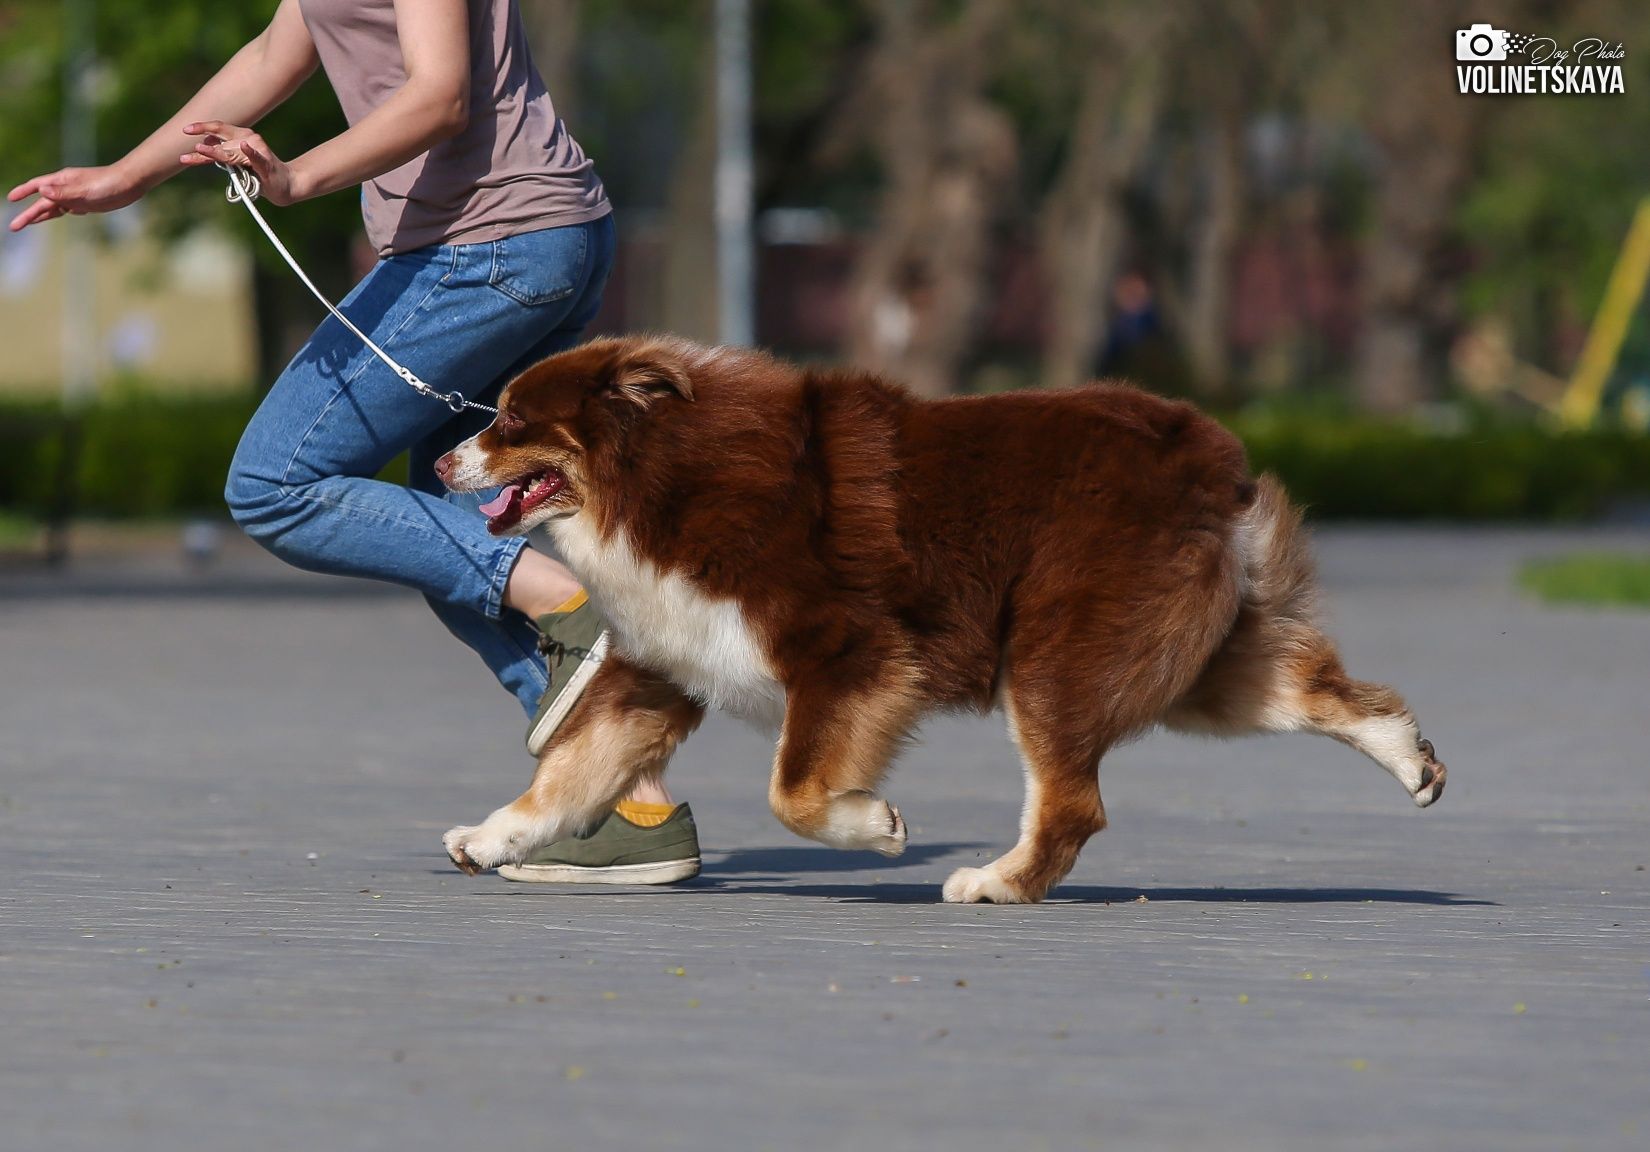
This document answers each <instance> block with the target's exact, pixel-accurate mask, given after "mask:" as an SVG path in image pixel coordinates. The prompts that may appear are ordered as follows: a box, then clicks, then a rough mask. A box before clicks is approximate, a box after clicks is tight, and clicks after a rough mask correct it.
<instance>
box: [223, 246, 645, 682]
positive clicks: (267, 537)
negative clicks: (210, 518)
mask: <svg viewBox="0 0 1650 1152" xmlns="http://www.w3.org/2000/svg"><path fill="white" fill-rule="evenodd" d="M612 263H613V218H612V217H611V216H604V217H602V218H601V219H599V220H593V221H591V222H590V223H587V224H573V225H568V226H566V227H561V228H547V229H544V230H542V231H538V232H524V233H520V234H518V235H515V236H509V237H506V238H505V239H502V240H494V241H491V242H487V243H480V244H436V245H431V246H430V247H428V248H421V249H419V250H417V251H415V252H406V253H402V254H399V255H396V256H390V257H387V258H386V259H383V260H380V261H379V262H378V264H376V265H375V266H374V267H373V269H372V271H371V272H369V273H368V274H367V275H366V277H365V278H364V279H362V281H361V283H359V284H357V285H356V286H355V289H354V291H352V292H351V293H350V294H349V295H348V296H347V297H345V298H344V301H343V303H342V304H341V305H340V307H341V309H342V310H343V312H344V313H345V315H347V316H348V317H349V318H350V320H351V321H352V322H353V323H355V324H356V325H357V326H359V327H360V328H361V330H362V331H364V332H366V333H367V334H368V335H369V336H371V337H372V338H373V339H374V340H375V341H377V342H378V344H379V346H380V347H382V348H383V349H384V351H386V352H388V353H389V354H390V355H391V356H393V357H395V358H396V359H397V360H399V361H401V363H403V364H405V365H406V366H407V367H408V368H410V369H412V370H413V372H415V373H417V374H418V376H419V377H421V378H422V379H424V380H427V381H428V382H429V383H430V384H432V385H433V386H434V387H436V388H438V389H439V390H441V391H443V392H448V391H451V390H453V389H455V388H456V389H458V390H459V391H460V392H462V393H463V394H464V396H465V397H466V398H467V399H471V400H479V401H481V402H482V403H494V402H496V401H495V398H496V397H497V395H498V393H499V390H500V389H501V388H502V387H503V386H504V385H505V384H506V383H508V382H509V381H510V379H511V378H512V377H513V376H514V375H515V374H516V373H518V372H520V371H521V370H522V369H524V368H526V367H528V366H529V365H531V364H533V363H534V362H536V361H538V360H541V359H543V358H544V357H546V356H549V355H551V354H553V353H555V352H559V351H561V350H562V349H564V348H568V347H570V346H572V345H573V344H575V343H577V342H578V340H579V335H580V333H581V332H583V330H584V326H585V325H586V324H588V323H589V322H590V320H591V318H592V317H593V316H595V314H596V309H597V306H598V305H599V304H600V303H601V296H602V288H603V286H604V285H605V284H606V282H607V274H608V271H609V270H610V269H611V267H612ZM489 419H490V418H489V417H488V415H487V414H486V413H484V412H476V411H473V410H468V411H466V412H465V414H464V415H462V416H455V415H454V414H453V413H452V411H451V410H450V409H449V408H447V406H446V405H444V404H442V403H441V402H440V401H437V400H431V399H429V398H428V397H425V396H420V395H419V394H418V393H416V392H414V391H413V390H412V389H411V388H409V387H408V386H407V385H406V384H405V383H404V382H403V381H402V380H401V379H400V378H398V377H397V376H396V375H395V374H394V373H393V372H391V371H390V370H389V369H388V368H386V367H385V366H384V365H383V363H382V362H380V361H379V360H378V359H377V357H375V356H373V355H372V353H370V352H368V351H367V350H366V348H365V347H364V346H363V345H362V344H361V342H360V341H359V340H358V339H356V337H355V336H353V335H352V334H351V333H350V332H349V330H348V329H346V328H345V327H344V326H343V325H342V324H340V323H338V321H337V320H335V319H333V318H332V317H330V316H329V317H328V318H327V320H326V321H325V322H324V323H323V324H322V325H321V326H320V327H319V328H317V329H316V330H315V335H314V336H312V337H310V340H309V343H307V344H305V345H304V347H303V349H302V350H301V351H299V353H298V355H297V356H296V357H294V358H293V360H292V363H291V364H288V365H287V367H286V370H285V371H284V372H282V373H281V376H280V378H279V379H278V380H276V381H275V384H274V386H273V387H272V388H271V389H270V391H269V395H268V396H266V397H265V398H264V402H263V403H262V404H261V405H260V406H259V408H258V411H257V414H256V415H254V416H253V417H252V422H251V423H250V424H248V425H247V427H246V432H245V433H244V434H243V435H242V436H241V443H240V447H239V448H237V449H236V450H235V460H234V463H233V464H232V465H231V466H230V470H229V483H228V485H227V486H226V488H225V490H224V498H225V499H226V500H227V501H228V502H229V510H230V512H231V514H233V516H234V517H235V522H236V523H237V524H239V525H240V526H241V527H242V528H243V529H245V531H246V533H247V535H248V536H251V537H252V538H253V539H254V540H256V541H257V542H258V543H260V544H262V545H263V546H264V547H265V548H267V549H269V550H270V551H271V552H273V553H274V554H275V555H277V556H279V557H280V558H281V559H283V560H285V561H287V562H288V563H290V564H294V565H296V566H298V567H299V568H307V569H309V570H311V571H315V572H328V573H333V574H338V575H346V576H365V577H368V578H370V579H374V580H388V581H392V582H394V583H397V584H404V585H406V586H408V587H410V588H416V589H418V590H419V591H420V592H422V593H423V594H424V597H425V599H426V600H428V601H429V604H430V607H431V608H433V609H434V610H435V613H436V615H437V616H439V617H440V618H441V621H442V623H444V624H445V625H446V626H447V628H448V629H449V630H450V631H451V632H452V633H453V635H455V636H457V637H458V638H459V639H460V640H462V641H464V643H466V644H468V645H469V646H470V647H471V648H473V649H474V650H475V651H476V653H477V654H478V655H479V656H480V657H481V659H482V661H483V662H484V663H486V665H487V667H488V668H490V669H492V671H493V675H495V676H497V677H498V679H499V682H500V683H501V684H503V685H504V686H505V687H506V688H507V689H509V690H510V691H511V692H512V693H513V694H514V695H515V697H516V699H517V700H519V701H520V702H521V704H522V707H523V708H525V709H526V710H527V712H528V713H529V714H531V713H532V712H533V711H534V709H535V708H536V706H537V704H538V699H539V697H540V696H541V695H542V694H543V692H544V689H545V684H546V678H545V670H544V662H543V659H542V658H541V657H540V656H539V655H538V652H537V642H538V630H537V629H536V628H534V626H533V624H532V622H531V621H529V620H528V619H527V618H526V617H525V616H522V615H521V614H520V613H517V612H513V611H507V610H506V609H505V608H504V604H503V597H504V585H505V582H506V581H507V580H508V579H509V577H510V570H511V568H513V567H514V566H515V563H516V559H517V557H518V556H519V555H520V552H521V549H522V548H523V547H525V546H526V541H525V540H523V539H521V538H514V539H507V540H499V539H495V538H494V537H492V536H489V535H488V534H487V525H486V520H485V518H484V517H483V516H482V515H481V514H480V513H479V512H478V511H476V506H477V505H478V504H479V503H481V501H482V499H483V497H484V496H485V493H476V494H469V495H457V494H453V493H448V492H446V491H445V490H444V489H443V487H442V485H441V483H440V482H439V481H438V480H437V479H436V477H435V471H434V469H433V467H432V465H433V464H434V462H435V459H436V457H438V456H440V455H441V454H442V453H443V452H445V451H447V449H449V448H451V447H452V446H453V445H455V444H457V443H458V442H459V441H461V440H464V439H466V438H467V437H469V436H471V435H473V434H474V433H475V432H477V431H478V430H479V429H481V428H482V427H484V426H485V425H486V424H487V422H488V420H489ZM403 451H408V452H409V461H410V476H409V481H410V487H405V488H404V487H402V486H401V485H399V484H387V483H384V482H382V481H379V480H375V479H373V477H374V476H376V475H377V474H378V472H379V471H380V470H382V469H383V467H384V466H385V465H386V464H388V463H389V462H390V461H391V460H393V459H394V458H395V457H396V456H398V455H400V454H401V453H402V452H403Z"/></svg>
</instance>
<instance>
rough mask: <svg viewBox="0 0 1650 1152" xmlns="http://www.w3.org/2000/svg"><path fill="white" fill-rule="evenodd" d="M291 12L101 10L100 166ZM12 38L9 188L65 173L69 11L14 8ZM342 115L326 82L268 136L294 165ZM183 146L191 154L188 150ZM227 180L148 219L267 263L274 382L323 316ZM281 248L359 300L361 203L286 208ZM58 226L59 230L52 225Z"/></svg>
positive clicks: (163, 201) (153, 1) (263, 315)
mask: <svg viewBox="0 0 1650 1152" xmlns="http://www.w3.org/2000/svg"><path fill="white" fill-rule="evenodd" d="M277 3H278V0H248V2H247V3H243V4H231V5H218V4H213V5H202V4H180V3H176V2H174V0H99V3H98V4H97V5H96V6H95V9H94V12H95V20H96V26H95V29H94V35H95V40H96V46H97V63H96V68H95V80H96V83H95V89H94V93H93V105H94V107H95V109H96V116H97V140H98V162H99V163H109V162H111V161H113V160H116V159H118V158H119V157H120V156H121V155H123V154H124V153H125V151H126V150H127V149H128V148H130V147H131V146H132V145H134V144H136V143H137V142H138V141H139V140H141V139H143V137H145V136H147V135H148V134H149V133H150V132H152V131H154V129H155V126H156V125H157V124H160V123H162V122H163V121H164V120H165V119H166V118H167V117H168V116H170V115H172V113H174V112H176V111H177V110H178V108H180V107H181V106H182V105H183V103H184V101H186V100H187V99H188V98H189V97H190V96H192V95H193V94H194V93H195V90H196V89H197V88H199V87H200V85H201V84H203V83H205V81H206V80H207V79H208V78H209V77H211V75H212V74H213V73H214V72H216V71H217V70H218V69H219V68H221V67H222V66H223V65H224V64H225V63H226V62H227V61H228V60H229V58H230V57H231V56H232V55H234V54H235V52H236V51H237V50H238V49H239V48H240V47H241V45H243V44H245V43H246V42H247V41H248V40H250V39H252V38H253V37H254V36H256V35H257V34H258V33H259V32H260V31H262V30H263V28H264V26H265V25H266V24H268V22H269V18H270V16H271V15H272V14H273V13H274V11H275V7H276V4H277ZM5 19H6V20H7V21H8V23H7V25H6V27H5V34H4V35H3V36H0V156H4V157H5V159H6V180H7V185H8V186H10V184H12V183H16V182H17V181H20V180H24V179H27V178H28V177H30V176H33V175H36V174H38V173H41V172H48V171H52V170H54V169H56V168H58V167H60V166H61V158H60V157H59V155H58V140H59V124H60V121H61V119H62V115H63V101H62V92H63V79H62V77H63V68H64V59H63V56H64V29H63V24H62V19H63V8H62V6H61V5H59V4H57V3H53V2H50V0H34V2H30V3H27V4H13V5H11V6H10V8H9V10H8V13H7V15H6V17H5ZM343 127H344V120H343V115H342V113H341V112H340V111H339V109H338V105H337V101H336V100H335V99H334V98H333V96H332V93H331V90H330V89H329V88H328V87H327V85H326V82H325V80H324V79H320V78H316V79H313V80H311V81H310V82H309V83H308V84H306V85H304V87H303V88H302V89H300V90H299V92H298V93H297V94H296V95H295V96H293V98H292V99H291V100H289V101H288V102H287V103H286V104H285V105H284V106H283V107H282V108H280V109H278V110H277V111H276V112H274V113H273V114H271V115H270V116H269V117H268V118H267V119H266V120H265V121H264V123H263V125H262V126H261V131H263V133H264V134H265V136H266V137H267V138H268V139H269V140H270V142H271V144H272V145H273V146H274V147H275V148H276V149H277V150H279V151H280V152H282V153H283V154H284V155H287V156H294V155H297V154H298V153H300V152H302V151H304V150H306V149H308V148H309V147H311V146H313V145H315V144H317V143H319V142H320V141H322V140H324V139H326V138H327V137H328V136H332V135H335V134H336V133H338V132H340V131H342V130H343ZM185 150H186V148H185V147H184V146H180V147H179V149H178V151H179V152H180V153H181V152H183V151H185ZM220 177H221V174H220V173H218V172H217V171H216V170H215V169H212V170H207V171H205V172H188V173H184V174H183V175H181V176H180V177H178V178H177V179H175V180H172V181H170V182H168V183H167V184H164V185H162V186H161V187H160V188H158V189H156V190H155V191H154V192H153V193H151V194H150V196H149V197H148V198H147V199H146V201H145V204H146V205H147V207H148V209H149V217H148V218H149V219H150V221H152V222H153V224H154V225H155V226H156V227H157V228H158V230H159V231H160V233H161V235H162V236H163V237H176V236H178V235H180V234H182V233H183V232H185V231H187V230H189V229H191V228H195V227H199V226H202V225H203V224H209V225H211V226H213V227H226V228H230V229H233V230H234V231H235V233H236V234H238V235H241V236H243V237H245V238H246V242H247V243H248V244H250V245H251V246H252V250H253V251H255V252H256V253H257V260H256V264H255V273H254V284H253V289H254V306H255V308H256V312H257V327H258V334H259V350H258V363H259V375H260V378H261V379H262V380H263V381H264V382H266V383H267V382H269V381H272V380H273V379H274V378H275V376H276V375H277V374H278V373H279V372H280V369H281V368H282V367H283V366H284V365H285V363H286V361H287V359H288V358H290V356H291V354H292V353H293V352H294V351H296V350H297V347H298V346H299V345H300V344H302V342H303V341H304V340H305V339H306V338H307V337H308V335H309V333H310V331H311V330H312V329H313V328H314V326H315V324H316V321H317V319H318V312H317V308H318V306H317V305H316V304H315V302H314V301H313V300H312V299H311V298H310V297H309V295H308V293H307V292H305V291H304V288H303V286H302V285H301V284H299V283H298V282H297V281H296V280H295V279H294V278H293V276H292V274H291V273H290V272H289V271H287V269H286V267H285V265H283V264H281V263H280V261H279V258H278V257H277V256H276V255H275V254H274V253H273V252H271V251H270V250H269V246H268V244H267V242H266V241H265V240H264V239H263V237H262V236H261V235H258V233H257V232H256V230H255V229H254V228H253V226H252V224H251V221H249V220H247V219H245V218H244V217H245V214H244V213H243V212H241V211H240V210H239V209H234V210H231V209H230V208H229V207H228V206H227V205H225V203H224V199H223V192H224V183H223V181H222V179H221V178H220ZM275 223H276V226H277V228H278V230H279V231H280V233H281V236H282V239H283V240H285V241H286V243H287V245H288V246H289V247H291V248H292V250H293V252H294V254H295V255H297V256H298V258H299V259H300V260H301V261H303V262H304V264H305V267H306V268H308V270H309V271H310V274H311V275H313V276H314V277H315V278H316V281H317V283H319V284H320V285H321V286H322V288H324V289H326V290H328V291H329V292H330V293H333V294H338V293H341V292H342V291H344V290H345V289H347V288H348V286H349V284H350V283H351V281H352V279H353V276H352V275H351V271H350V261H349V256H348V254H349V250H350V246H351V242H352V241H353V240H354V238H355V237H356V236H357V235H358V234H359V233H360V223H361V222H360V210H359V207H358V205H357V203H356V201H355V199H354V198H352V197H349V196H332V197H327V198H325V199H322V200H317V201H312V202H310V203H307V204H301V205H295V206H293V207H292V208H289V209H283V210H282V211H281V212H280V213H279V220H278V221H276V222H275ZM48 227H49V225H48Z"/></svg>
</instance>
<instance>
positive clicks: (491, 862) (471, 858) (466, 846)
mask: <svg viewBox="0 0 1650 1152" xmlns="http://www.w3.org/2000/svg"><path fill="white" fill-rule="evenodd" d="M491 823H492V821H490V820H489V821H488V822H487V824H480V825H477V826H475V827H473V828H472V827H468V826H461V827H458V828H453V829H451V830H449V831H448V833H447V834H446V835H445V836H443V837H442V838H441V843H442V844H443V846H445V847H446V849H447V855H448V857H450V858H451V859H452V862H453V863H454V864H457V865H458V867H459V870H460V871H462V872H464V873H465V874H467V875H470V876H475V875H477V874H478V873H481V872H487V871H490V870H491V869H494V868H497V867H498V866H499V865H500V864H516V863H519V862H520V861H519V860H518V857H519V855H520V853H519V852H517V851H516V846H515V845H514V844H512V843H511V842H510V838H509V837H504V836H500V835H498V834H497V833H496V832H495V831H494V830H492V829H490V828H489V827H488V825H489V824H491Z"/></svg>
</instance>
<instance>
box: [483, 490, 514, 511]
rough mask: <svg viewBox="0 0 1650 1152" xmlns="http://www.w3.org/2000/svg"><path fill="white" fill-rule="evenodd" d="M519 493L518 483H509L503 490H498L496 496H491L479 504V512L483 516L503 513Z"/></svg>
mask: <svg viewBox="0 0 1650 1152" xmlns="http://www.w3.org/2000/svg"><path fill="white" fill-rule="evenodd" d="M520 495H521V486H520V485H519V484H510V485H508V486H506V487H505V489H504V491H502V492H500V493H499V494H498V495H497V496H495V497H493V498H492V499H491V500H489V501H487V503H485V504H483V505H482V506H481V514H482V515H483V516H498V515H500V514H501V513H503V511H504V510H505V509H506V508H508V507H510V501H512V500H514V499H515V498H516V497H517V496H520Z"/></svg>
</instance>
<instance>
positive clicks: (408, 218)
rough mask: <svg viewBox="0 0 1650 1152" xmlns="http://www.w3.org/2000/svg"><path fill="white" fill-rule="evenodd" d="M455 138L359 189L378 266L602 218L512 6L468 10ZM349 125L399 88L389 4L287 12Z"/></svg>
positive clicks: (594, 181)
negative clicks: (433, 249) (465, 103)
mask: <svg viewBox="0 0 1650 1152" xmlns="http://www.w3.org/2000/svg"><path fill="white" fill-rule="evenodd" d="M469 7H470V119H469V125H468V127H466V128H465V129H464V131H463V132H461V133H459V134H458V135H457V136H454V137H452V138H451V139H449V140H443V141H441V142H440V143H438V144H436V145H435V146H434V147H433V148H431V149H430V150H429V151H428V152H426V153H425V154H424V155H422V156H416V157H414V158H413V159H411V160H409V161H407V162H406V163H405V164H403V165H401V167H399V168H396V169H394V170H392V171H389V172H386V173H384V174H383V175H382V176H378V177H375V178H374V179H372V180H369V181H367V183H366V184H365V185H363V186H362V189H361V215H362V217H363V219H364V220H365V221H366V226H367V239H369V240H370V241H371V242H372V245H373V247H374V248H376V249H377V250H378V254H379V255H380V256H389V255H393V254H394V253H397V252H407V251H410V250H411V249H414V248H422V247H424V246H425V245H428V244H465V243H476V242H479V241H483V240H497V239H499V238H501V237H504V236H511V235H514V234H516V233H518V232H532V231H535V230H537V229H540V228H551V227H555V226H558V225H562V224H579V223H582V222H584V221H586V220H595V219H597V218H599V217H601V216H605V215H606V214H607V213H608V212H609V211H611V208H610V206H609V205H608V202H607V195H606V193H605V192H603V190H602V182H601V180H599V179H598V178H597V177H596V170H595V167H594V165H592V164H591V162H590V160H589V159H588V158H587V157H586V156H585V154H584V150H583V149H581V148H580V147H579V144H578V141H576V140H574V139H573V137H572V136H571V135H570V134H569V133H568V131H567V128H566V126H565V125H563V124H562V122H561V120H560V119H559V118H558V117H557V116H556V110H555V108H554V107H552V106H551V103H550V94H549V93H548V92H546V91H545V90H544V81H543V80H541V79H540V78H539V74H538V71H537V69H535V68H534V67H533V61H532V59H531V58H530V57H529V55H528V50H527V37H526V34H525V32H524V31H523V30H522V24H521V14H520V12H519V11H518V10H517V8H516V0H469ZM298 8H299V10H300V11H301V12H302V13H303V17H304V23H305V25H307V26H308V28H309V34H310V36H311V37H312V38H313V39H314V41H315V47H316V50H317V52H318V53H319V54H320V57H321V67H322V68H324V69H325V70H326V74H327V79H328V80H330V81H331V82H332V87H333V90H334V91H336V92H337V93H338V103H339V104H340V105H341V106H342V108H343V110H344V117H345V119H347V120H348V121H349V122H350V123H351V124H354V123H356V122H357V121H359V120H361V119H362V118H363V117H365V116H366V115H367V114H368V113H369V112H371V111H372V110H373V109H374V108H376V107H378V105H380V104H382V103H383V102H384V101H385V100H387V99H389V97H390V96H391V95H392V94H393V93H394V92H395V91H396V90H397V89H398V88H400V87H401V85H403V84H405V83H406V81H407V73H406V70H405V68H404V67H403V65H402V60H401V44H400V41H399V40H398V39H397V36H396V27H395V4H394V0H298Z"/></svg>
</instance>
